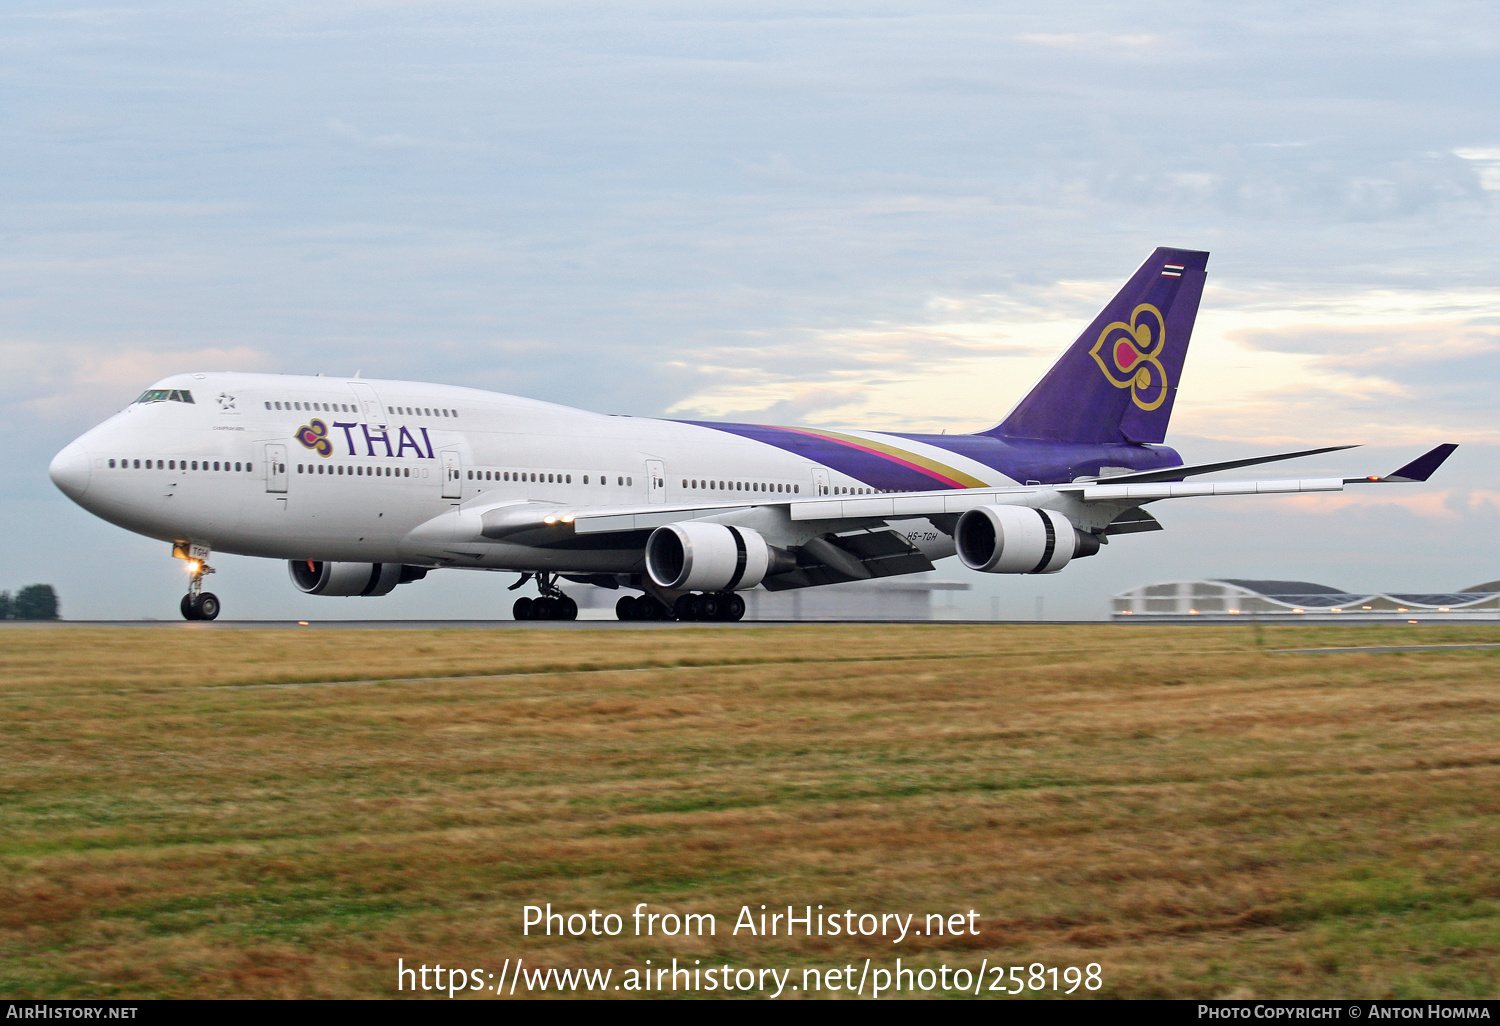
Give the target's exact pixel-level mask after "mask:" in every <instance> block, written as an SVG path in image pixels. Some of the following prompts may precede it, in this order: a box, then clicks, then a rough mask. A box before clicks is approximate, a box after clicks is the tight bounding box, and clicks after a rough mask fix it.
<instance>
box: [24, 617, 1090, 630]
mask: <svg viewBox="0 0 1500 1026" xmlns="http://www.w3.org/2000/svg"><path fill="white" fill-rule="evenodd" d="M1107 622H1108V621H1105V620H1046V621H1040V622H1039V621H1036V620H740V621H737V622H732V623H727V622H719V621H709V622H702V621H680V620H630V621H624V620H215V621H212V622H209V623H205V622H202V621H195V622H189V621H187V620H8V621H0V630H4V629H7V628H8V629H12V630H14V629H18V628H23V627H31V628H38V627H39V628H43V629H50V630H66V629H68V628H75V627H132V628H154V629H157V630H187V631H225V630H228V631H237V630H289V629H297V628H303V629H308V630H349V631H402V630H411V631H453V630H458V631H494V630H523V631H524V630H554V631H609V630H662V629H682V628H691V627H730V628H747V627H820V626H821V627H830V626H860V625H865V624H891V625H895V624H952V625H954V626H962V627H978V626H984V625H992V626H996V627H1002V626H1003V627H1016V626H1033V627H1061V626H1067V625H1073V624H1086V623H1107Z"/></svg>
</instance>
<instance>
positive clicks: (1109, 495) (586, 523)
mask: <svg viewBox="0 0 1500 1026" xmlns="http://www.w3.org/2000/svg"><path fill="white" fill-rule="evenodd" d="M1347 448H1352V446H1343V445H1336V446H1329V447H1327V448H1323V449H1308V450H1306V451H1303V452H1296V453H1281V454H1278V455H1274V456H1267V457H1257V458H1255V459H1251V460H1243V461H1238V460H1237V461H1232V462H1231V463H1228V464H1202V465H1200V466H1198V467H1173V468H1169V469H1167V470H1162V471H1151V472H1149V473H1147V474H1141V475H1136V474H1129V475H1121V477H1118V478H1113V477H1112V478H1106V479H1104V480H1102V481H1078V482H1074V483H1072V484H1049V485H1012V486H1010V487H1004V488H962V489H945V490H942V491H931V492H901V493H896V494H887V495H830V496H820V497H818V498H808V499H783V500H780V501H777V500H769V501H756V500H749V501H746V502H743V503H734V504H723V503H718V504H713V505H679V506H663V505H655V506H635V507H628V508H626V507H622V508H618V509H600V508H597V507H586V508H583V509H579V510H577V511H574V512H572V513H571V515H572V517H573V518H574V519H573V520H572V521H571V522H572V523H573V524H574V529H575V530H576V531H577V532H578V533H579V534H595V533H601V532H606V531H632V530H634V531H644V530H650V529H652V528H655V527H660V526H662V525H664V524H670V523H676V522H678V521H681V520H683V519H687V518H690V517H706V516H714V515H716V514H720V513H728V512H732V511H734V510H737V509H748V508H751V507H756V506H780V507H784V508H786V509H787V511H788V513H789V515H790V517H791V519H793V520H830V521H837V520H860V521H864V520H891V519H900V518H902V517H925V516H934V515H940V514H945V513H948V514H957V513H964V512H967V511H968V510H971V509H973V508H974V507H976V506H985V505H989V504H991V503H995V504H1000V505H1004V504H1007V503H1016V504H1020V505H1032V504H1033V502H1032V501H1030V500H1032V499H1033V498H1034V497H1035V496H1038V495H1042V494H1046V493H1056V494H1059V495H1067V496H1071V497H1074V498H1077V499H1079V500H1081V501H1083V502H1085V503H1104V502H1107V503H1121V502H1125V503H1129V504H1132V505H1134V504H1137V503H1141V502H1153V501H1156V500H1158V499H1178V498H1190V497H1197V496H1210V495H1278V494H1281V495H1284V494H1289V493H1299V492H1340V491H1343V490H1344V486H1345V485H1346V484H1388V483H1396V482H1403V481H1426V480H1427V479H1428V478H1429V477H1430V476H1431V475H1432V473H1433V472H1434V471H1436V470H1437V468H1438V467H1439V466H1440V465H1441V464H1442V462H1443V461H1444V460H1446V459H1447V458H1448V456H1449V455H1451V454H1452V453H1453V450H1455V449H1456V448H1458V446H1456V445H1453V444H1451V443H1450V444H1444V445H1439V446H1437V447H1436V448H1434V449H1432V450H1430V451H1429V452H1427V453H1425V454H1423V455H1422V456H1420V457H1418V458H1417V459H1416V460H1413V461H1412V462H1411V463H1408V464H1406V465H1405V466H1403V467H1401V468H1400V469H1399V470H1396V471H1394V472H1392V473H1390V474H1386V475H1371V476H1368V477H1350V478H1341V477H1319V478H1292V479H1280V480H1250V481H1198V482H1190V481H1170V480H1166V481H1164V480H1155V479H1153V478H1154V476H1155V475H1157V474H1172V475H1176V476H1183V475H1196V474H1206V473H1210V472H1211V471H1212V470H1217V469H1222V468H1224V467H1229V466H1253V465H1255V464H1258V463H1267V462H1272V461H1275V460H1284V459H1291V458H1293V457H1295V456H1309V455H1313V454H1315V453H1323V452H1333V451H1336V450H1339V449H1347ZM1143 477H1144V478H1146V480H1142V478H1143Z"/></svg>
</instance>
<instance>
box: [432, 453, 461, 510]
mask: <svg viewBox="0 0 1500 1026" xmlns="http://www.w3.org/2000/svg"><path fill="white" fill-rule="evenodd" d="M438 455H439V456H441V457H442V460H443V498H445V499H461V498H463V494H464V484H463V480H462V477H463V467H462V465H461V464H460V463H459V459H458V453H457V452H455V451H453V450H452V449H444V450H443V451H442V452H440V453H438Z"/></svg>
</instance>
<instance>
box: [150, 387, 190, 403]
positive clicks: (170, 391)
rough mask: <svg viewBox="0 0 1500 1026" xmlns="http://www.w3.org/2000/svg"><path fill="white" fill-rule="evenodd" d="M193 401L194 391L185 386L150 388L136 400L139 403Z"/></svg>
mask: <svg viewBox="0 0 1500 1026" xmlns="http://www.w3.org/2000/svg"><path fill="white" fill-rule="evenodd" d="M192 401H193V393H191V392H189V391H188V390H187V389H185V388H148V389H146V391H144V392H142V393H141V397H140V398H139V399H137V400H136V402H138V403H191V402H192ZM195 405H196V404H195Z"/></svg>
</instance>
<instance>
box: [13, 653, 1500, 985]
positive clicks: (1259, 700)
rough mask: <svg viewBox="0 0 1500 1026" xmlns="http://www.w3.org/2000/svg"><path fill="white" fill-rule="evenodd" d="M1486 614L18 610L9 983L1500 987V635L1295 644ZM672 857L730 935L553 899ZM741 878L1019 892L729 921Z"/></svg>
mask: <svg viewBox="0 0 1500 1026" xmlns="http://www.w3.org/2000/svg"><path fill="white" fill-rule="evenodd" d="M1258 635H1259V637H1258ZM1258 640H1259V641H1260V643H1259V644H1258V643H1257V642H1258ZM1458 641H1470V642H1475V641H1486V642H1500V626H1496V627H1483V626H1443V627H1429V626H1423V627H1395V626H1392V627H1355V628H1339V627H1267V628H1264V629H1263V631H1259V632H1258V631H1256V630H1254V629H1252V628H1251V627H1249V626H1248V625H1246V626H1234V627H1223V628H1220V627H1160V626H1158V627H1135V626H1119V625H1107V624H1101V625H1097V626H1066V627H1065V626H1059V627H1047V626H1043V625H1037V626H954V625H922V626H887V625H870V626H816V625H803V626H783V627H766V628H754V627H748V628H735V629H724V628H718V629H716V628H712V627H703V628H686V629H676V630H642V631H600V632H592V631H543V630H536V631H523V630H507V631H493V632H490V631H433V632H422V631H300V632H298V631H269V630H256V631H219V630H214V631H209V630H204V631H195V630H193V629H191V628H184V629H170V630H166V629H157V630H129V629H122V630H108V629H86V628H76V629H52V630H31V629H7V630H4V631H0V709H3V721H0V722H3V731H0V785H3V790H0V796H3V797H0V851H3V857H0V887H3V893H0V995H4V996H9V997H38V998H40V997H53V998H57V997H179V996H203V997H220V996H223V997H230V996H233V997H261V996H266V997H297V996H329V997H353V996H391V995H393V994H394V993H395V986H396V971H395V968H396V960H397V959H398V958H402V959H404V960H405V963H406V964H407V965H411V964H413V963H419V964H420V963H426V964H428V965H432V964H435V963H442V964H444V965H445V966H461V967H464V968H481V969H486V970H490V971H495V972H498V971H499V969H500V967H501V964H502V963H503V962H504V960H505V959H507V958H511V959H514V958H516V957H524V958H525V959H526V961H527V965H528V966H533V967H542V966H557V967H571V966H579V967H583V966H589V967H600V968H603V967H612V968H614V969H615V971H616V973H619V972H620V971H622V970H624V969H626V968H629V967H641V966H643V965H644V963H645V960H646V959H651V960H652V962H653V965H656V966H659V965H661V963H662V960H663V959H665V960H667V961H668V962H670V960H671V959H672V958H673V957H676V958H678V959H679V960H683V961H686V962H692V961H693V960H695V959H696V960H699V961H701V962H702V964H703V965H704V966H708V965H721V964H724V963H729V964H730V965H732V966H734V967H750V968H756V967H764V966H777V967H787V966H791V967H796V968H797V969H798V973H795V974H794V976H793V982H799V981H800V980H801V976H800V970H801V969H802V968H803V967H821V968H831V967H835V966H843V965H845V964H849V963H853V964H856V966H859V965H862V964H863V963H864V960H865V959H866V958H870V959H872V960H873V964H874V965H875V966H876V967H880V966H882V965H883V966H886V967H890V966H892V965H893V964H894V960H895V958H896V957H898V956H899V957H901V958H902V959H903V963H904V964H905V965H908V966H915V967H919V968H920V967H934V968H936V967H938V966H939V965H941V964H947V965H948V966H950V967H959V966H962V967H966V968H969V969H971V970H972V969H975V968H978V966H979V965H980V963H981V961H982V960H985V959H988V961H989V963H990V964H996V963H998V964H1001V965H1004V966H1010V965H1030V964H1031V963H1034V962H1041V963H1043V964H1044V965H1047V966H1070V965H1071V966H1082V965H1085V964H1087V963H1091V962H1097V963H1098V964H1099V965H1100V966H1101V967H1102V975H1103V980H1104V987H1103V989H1102V990H1100V991H1099V992H1098V993H1099V995H1100V996H1108V997H1204V996H1220V997H1223V996H1234V997H1325V996H1344V997H1386V996H1393V997H1435V996H1450V997H1460V996H1463V997H1473V996H1485V997H1495V996H1497V994H1500V984H1497V982H1496V973H1495V966H1496V964H1497V962H1500V854H1497V853H1500V786H1497V785H1500V651H1484V650H1468V651H1463V650H1455V651H1444V652H1414V653H1400V654H1389V655H1367V654H1358V655H1284V654H1275V653H1273V652H1272V651H1271V649H1275V648H1297V647H1311V646H1325V645H1328V646H1332V645H1347V644H1355V645H1374V644H1388V643H1398V644H1430V643H1441V642H1458ZM445 678H446V679H445ZM340 680H343V681H367V682H368V681H375V683H352V684H347V685H336V686H297V685H300V684H304V683H306V684H313V683H316V682H328V681H340ZM642 901H644V902H649V903H650V910H652V911H657V912H669V911H675V912H678V913H683V912H713V913H715V914H716V915H717V917H718V932H717V935H716V936H714V937H703V938H698V937H692V938H683V937H678V938H662V937H660V936H657V937H641V938H637V937H633V936H630V935H629V934H630V929H629V925H628V924H629V920H628V919H627V920H626V924H627V928H626V932H625V934H624V935H622V936H620V937H617V938H593V937H582V938H558V937H555V936H554V937H552V938H550V939H549V938H545V937H536V936H531V937H522V936H521V908H522V906H523V905H526V904H543V903H546V902H551V903H552V905H553V906H554V907H555V908H558V909H562V910H565V911H579V910H581V911H585V912H586V911H588V910H589V909H591V908H597V909H599V910H601V912H616V913H622V914H628V913H629V912H630V910H631V909H633V908H634V907H635V905H636V903H637V902H642ZM746 904H748V905H751V907H752V909H754V910H755V911H756V913H757V914H758V912H759V906H760V905H761V904H766V905H768V906H772V907H773V910H775V906H783V907H784V906H785V905H787V904H792V905H796V906H798V907H799V908H800V907H801V906H804V905H808V904H811V905H815V906H816V905H818V904H822V905H824V906H825V908H826V909H828V910H839V911H842V910H844V909H853V910H855V912H856V913H860V912H874V913H880V912H899V913H903V914H905V913H917V919H916V920H915V922H916V923H917V924H918V925H919V926H920V924H921V923H922V922H923V916H924V915H925V914H927V913H930V912H943V913H951V912H966V911H967V910H969V909H971V908H972V909H975V910H977V911H978V912H979V914H980V918H979V920H978V922H979V927H980V933H979V935H978V936H967V935H966V936H956V937H910V938H908V939H907V940H906V941H905V942H904V943H902V944H899V945H895V944H892V943H891V941H890V939H889V938H885V939H881V938H878V937H876V938H864V937H859V938H854V939H849V938H845V937H839V938H830V937H826V936H825V937H822V938H817V937H814V938H803V937H797V938H794V939H788V938H785V937H775V938H770V937H765V938H762V937H750V936H747V935H746V934H745V933H744V932H743V931H742V932H741V934H740V936H738V937H734V936H731V935H730V930H731V928H732V926H733V924H734V921H735V917H736V914H737V913H738V911H739V909H740V907H741V906H742V905H746ZM615 978H616V979H618V976H616V977H615ZM518 996H519V995H518ZM793 996H806V995H805V993H803V992H800V991H799V992H797V994H791V993H790V992H789V993H788V994H786V995H784V998H785V997H793Z"/></svg>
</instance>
